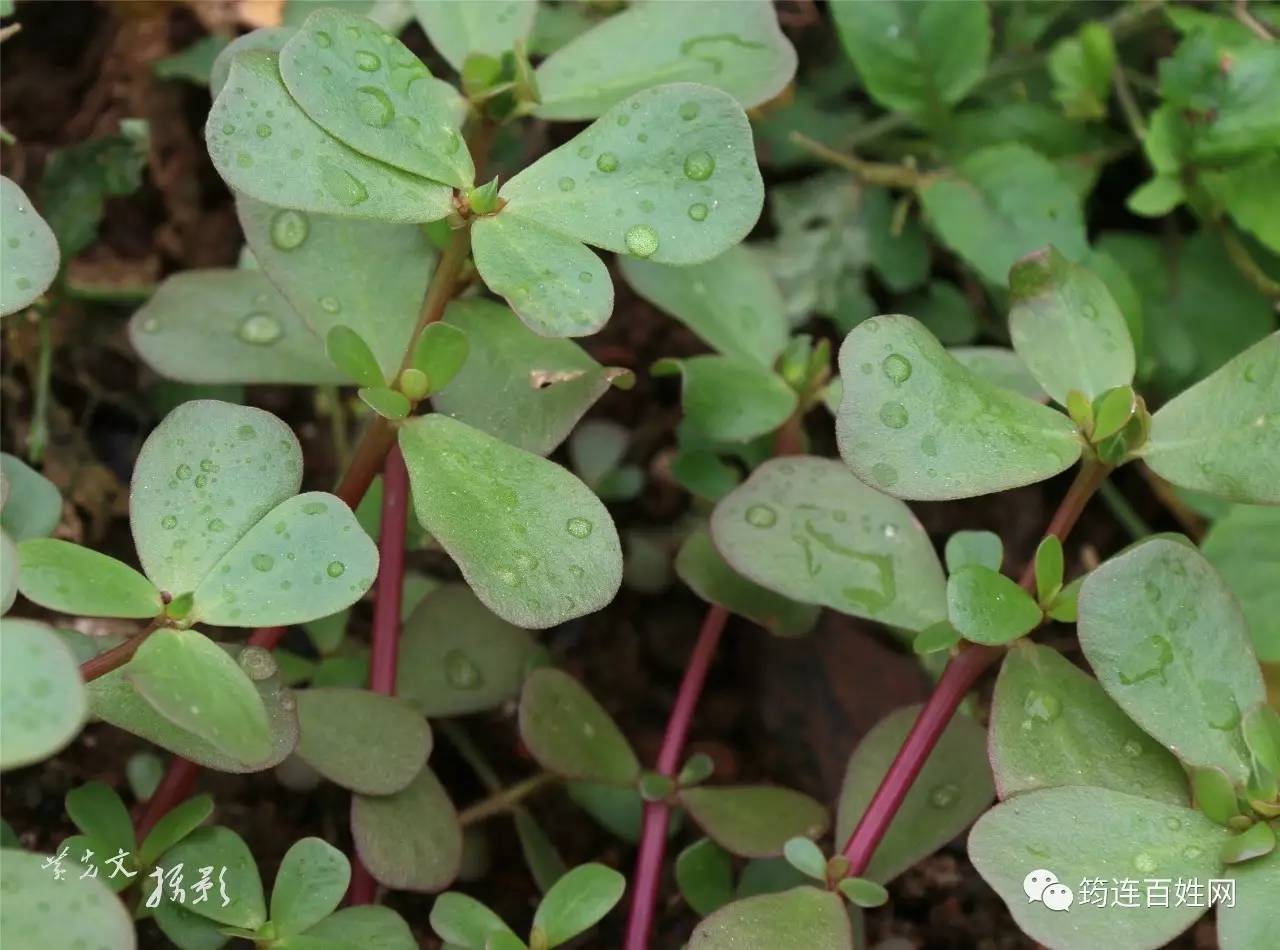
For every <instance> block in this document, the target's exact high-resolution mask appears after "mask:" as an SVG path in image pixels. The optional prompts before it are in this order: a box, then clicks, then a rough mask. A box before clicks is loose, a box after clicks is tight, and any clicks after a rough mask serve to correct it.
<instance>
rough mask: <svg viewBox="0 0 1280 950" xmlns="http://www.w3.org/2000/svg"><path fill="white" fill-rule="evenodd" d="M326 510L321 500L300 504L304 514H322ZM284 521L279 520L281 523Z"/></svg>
mask: <svg viewBox="0 0 1280 950" xmlns="http://www.w3.org/2000/svg"><path fill="white" fill-rule="evenodd" d="M326 510H327V506H326V505H325V503H324V502H323V501H309V502H307V503H306V504H305V505H303V506H302V513H303V514H304V515H322V514H324V513H325V511H326ZM283 523H284V522H281V524H283Z"/></svg>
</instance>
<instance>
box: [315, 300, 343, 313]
mask: <svg viewBox="0 0 1280 950" xmlns="http://www.w3.org/2000/svg"><path fill="white" fill-rule="evenodd" d="M320 309H321V310H323V311H324V312H325V313H337V312H338V311H339V310H341V309H342V304H341V303H340V302H339V301H338V298H337V297H321V298H320Z"/></svg>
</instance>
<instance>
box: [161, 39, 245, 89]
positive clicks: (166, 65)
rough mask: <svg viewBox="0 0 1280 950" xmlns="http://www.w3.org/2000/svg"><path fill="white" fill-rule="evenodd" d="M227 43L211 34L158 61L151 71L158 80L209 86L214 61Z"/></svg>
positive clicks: (225, 40)
mask: <svg viewBox="0 0 1280 950" xmlns="http://www.w3.org/2000/svg"><path fill="white" fill-rule="evenodd" d="M227 43H228V40H227V37H225V36H221V35H219V34H217V33H210V34H209V35H207V36H202V37H201V38H200V39H198V40H196V41H195V42H194V43H192V44H191V45H190V46H187V47H186V48H184V49H181V50H179V51H178V52H176V53H173V54H171V55H169V56H166V57H164V58H163V59H158V60H156V61H155V63H153V64H152V66H151V71H152V72H153V73H154V74H155V76H156V78H157V79H166V80H167V79H183V80H186V81H187V82H189V83H193V84H195V85H197V86H208V85H209V76H210V73H211V72H212V71H213V63H214V60H216V59H217V58H218V54H219V53H221V52H222V51H223V50H224V49H225V48H226V46H227Z"/></svg>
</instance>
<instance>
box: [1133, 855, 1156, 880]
mask: <svg viewBox="0 0 1280 950" xmlns="http://www.w3.org/2000/svg"><path fill="white" fill-rule="evenodd" d="M1133 866H1134V867H1135V868H1137V869H1138V870H1139V871H1141V872H1142V873H1143V874H1150V873H1151V872H1152V871H1154V870H1155V869H1156V867H1157V866H1158V865H1157V864H1156V859H1155V858H1153V857H1152V856H1151V855H1149V854H1147V853H1146V852H1145V851H1143V852H1142V853H1141V854H1139V855H1138V856H1137V857H1136V858H1134V859H1133Z"/></svg>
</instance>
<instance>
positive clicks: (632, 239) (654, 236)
mask: <svg viewBox="0 0 1280 950" xmlns="http://www.w3.org/2000/svg"><path fill="white" fill-rule="evenodd" d="M626 243H627V250H628V251H629V252H631V253H632V254H634V255H635V256H636V257H652V256H653V254H654V252H655V251H656V250H657V249H658V232H657V231H655V230H654V229H653V228H651V227H649V225H647V224H636V225H632V226H631V227H629V228H627V234H626Z"/></svg>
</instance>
